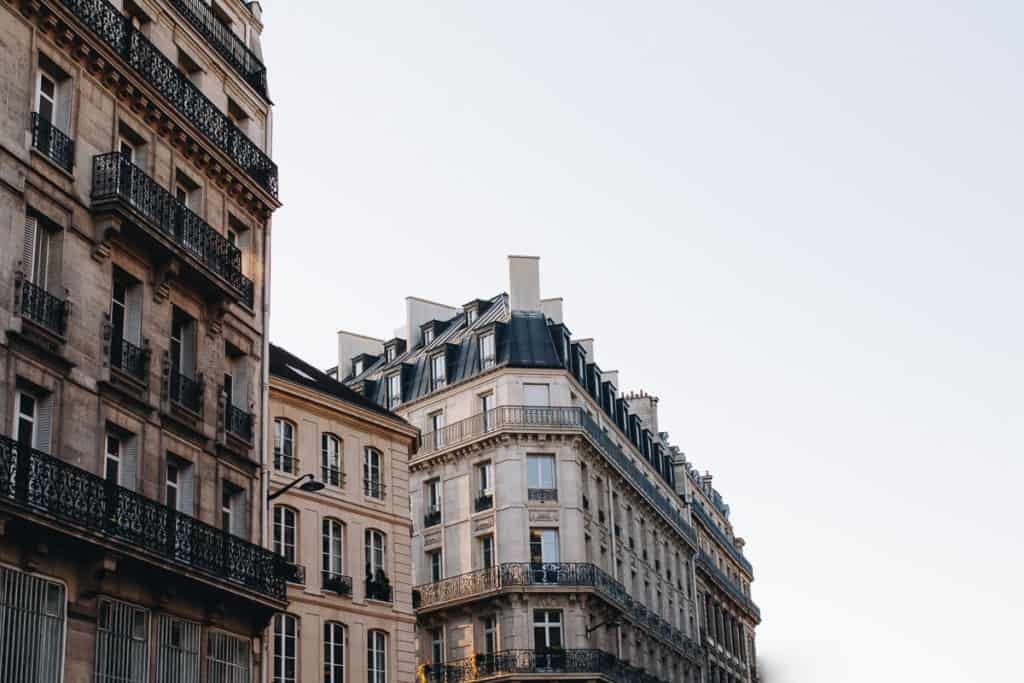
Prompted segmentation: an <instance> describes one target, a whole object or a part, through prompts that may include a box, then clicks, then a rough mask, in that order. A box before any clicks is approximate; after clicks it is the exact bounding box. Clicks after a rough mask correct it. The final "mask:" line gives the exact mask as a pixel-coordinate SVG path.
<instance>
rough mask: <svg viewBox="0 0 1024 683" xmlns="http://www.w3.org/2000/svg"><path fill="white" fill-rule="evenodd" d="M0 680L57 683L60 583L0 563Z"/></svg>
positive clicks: (63, 615)
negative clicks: (0, 655)
mask: <svg viewBox="0 0 1024 683" xmlns="http://www.w3.org/2000/svg"><path fill="white" fill-rule="evenodd" d="M0 586H3V590H2V591H0V623H2V624H3V627H2V628H0V652H3V653H5V656H3V657H0V680H2V681H31V683H61V680H62V672H63V666H64V639H65V631H66V628H67V626H66V622H67V598H66V593H65V590H64V586H63V585H61V584H59V583H56V582H53V581H48V580H46V579H44V578H41V577H38V576H33V575H32V574H27V573H25V572H21V571H18V570H16V569H9V568H7V567H4V566H2V565H0Z"/></svg>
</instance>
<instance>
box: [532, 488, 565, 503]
mask: <svg viewBox="0 0 1024 683" xmlns="http://www.w3.org/2000/svg"><path fill="white" fill-rule="evenodd" d="M526 499H527V500H532V501H535V502H540V503H555V502H558V489H527V491H526Z"/></svg>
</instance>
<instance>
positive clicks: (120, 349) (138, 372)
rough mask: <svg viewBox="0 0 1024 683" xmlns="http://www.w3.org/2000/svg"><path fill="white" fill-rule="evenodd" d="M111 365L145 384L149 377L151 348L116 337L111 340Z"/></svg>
mask: <svg viewBox="0 0 1024 683" xmlns="http://www.w3.org/2000/svg"><path fill="white" fill-rule="evenodd" d="M110 367H112V368H114V369H115V370H117V371H118V372H121V373H124V374H126V375H128V376H129V377H131V378H132V379H134V380H136V381H138V382H142V383H143V384H145V383H146V379H147V378H148V377H149V349H148V348H145V347H142V346H136V345H135V344H133V343H131V342H130V341H128V340H127V339H118V338H114V339H112V340H111V342H110Z"/></svg>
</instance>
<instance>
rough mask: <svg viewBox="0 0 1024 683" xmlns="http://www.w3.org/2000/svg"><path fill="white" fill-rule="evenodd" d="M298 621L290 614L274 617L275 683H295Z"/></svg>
mask: <svg viewBox="0 0 1024 683" xmlns="http://www.w3.org/2000/svg"><path fill="white" fill-rule="evenodd" d="M298 630H299V625H298V621H297V620H296V619H295V617H293V616H292V615H290V614H276V615H274V679H273V680H274V683H295V681H296V664H295V661H296V649H297V644H298Z"/></svg>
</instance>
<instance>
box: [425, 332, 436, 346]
mask: <svg viewBox="0 0 1024 683" xmlns="http://www.w3.org/2000/svg"><path fill="white" fill-rule="evenodd" d="M432 341H434V331H433V330H431V329H426V330H423V345H424V346H426V345H428V344H430V343H431V342H432Z"/></svg>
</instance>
